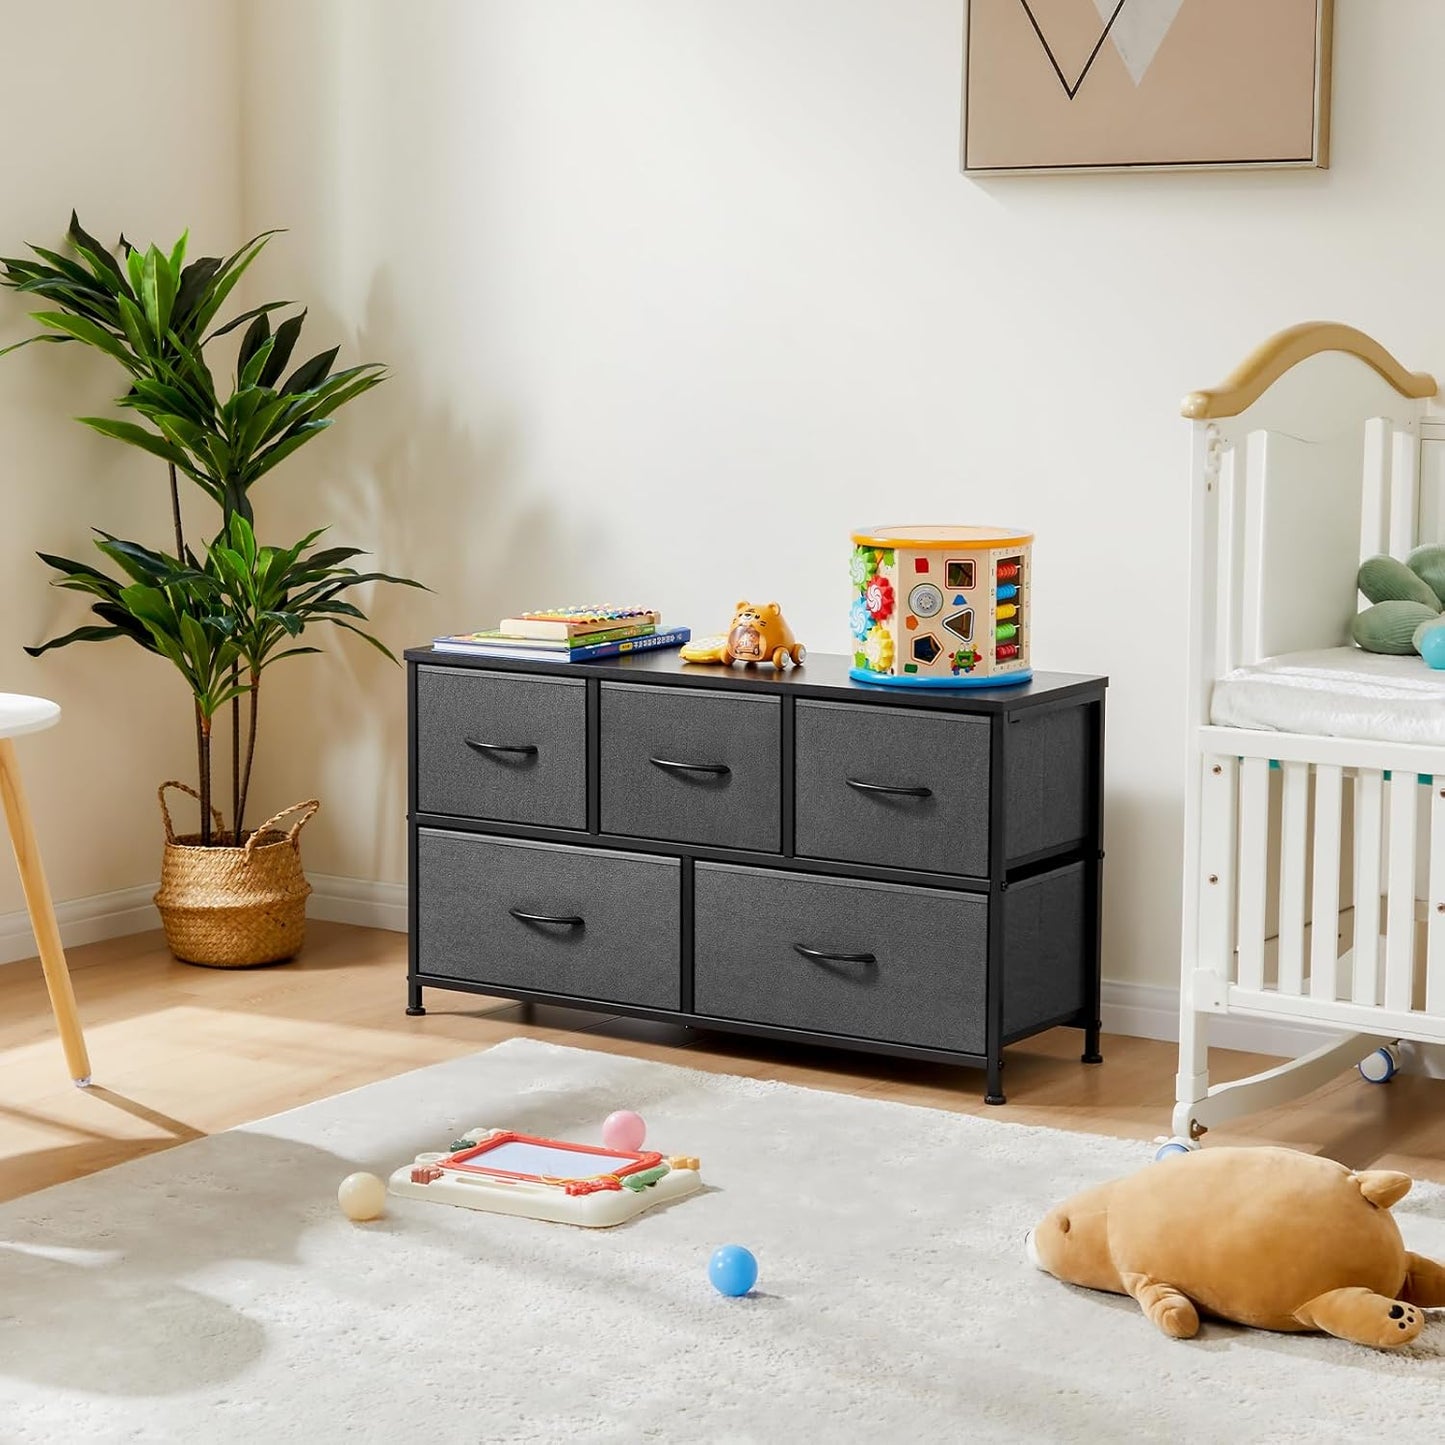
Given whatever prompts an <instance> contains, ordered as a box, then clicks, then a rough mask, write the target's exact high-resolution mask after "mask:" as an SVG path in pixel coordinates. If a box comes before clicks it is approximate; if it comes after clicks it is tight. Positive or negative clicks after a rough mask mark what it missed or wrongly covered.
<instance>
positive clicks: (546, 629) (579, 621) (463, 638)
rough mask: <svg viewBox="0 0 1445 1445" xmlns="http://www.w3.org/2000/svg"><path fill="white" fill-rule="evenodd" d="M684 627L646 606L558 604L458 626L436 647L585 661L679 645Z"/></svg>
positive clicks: (543, 659)
mask: <svg viewBox="0 0 1445 1445" xmlns="http://www.w3.org/2000/svg"><path fill="white" fill-rule="evenodd" d="M691 636H692V631H691V629H690V628H687V627H669V628H665V629H664V627H663V626H662V614H661V613H660V612H656V611H654V610H653V609H651V608H648V607H556V608H552V609H550V610H548V611H545V612H523V613H521V614H520V615H519V616H517V617H504V618H503V619H502V621H501V622H500V623H499V624H498V625H497V627H496V629H495V630H494V631H491V632H458V633H453V634H452V635H450V636H447V637H437V638H434V639H433V641H432V647H433V649H434V650H435V651H437V652H465V653H470V654H471V655H472V656H475V657H513V658H526V659H529V660H530V661H533V662H587V661H589V660H591V659H593V658H599V657H618V656H620V655H622V654H623V653H627V652H645V651H649V650H650V649H652V648H658V647H681V646H682V644H683V643H684V642H686V641H687V640H688V639H689V638H690V637H691Z"/></svg>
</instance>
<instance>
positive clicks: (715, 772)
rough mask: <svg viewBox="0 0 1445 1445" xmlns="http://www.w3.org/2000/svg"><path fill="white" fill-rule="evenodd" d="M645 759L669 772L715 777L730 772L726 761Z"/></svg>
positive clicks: (724, 775)
mask: <svg viewBox="0 0 1445 1445" xmlns="http://www.w3.org/2000/svg"><path fill="white" fill-rule="evenodd" d="M647 761H648V762H649V763H651V764H652V766H653V767H654V768H662V769H664V770H665V771H667V772H669V773H710V774H711V775H712V776H713V777H715V778H725V777H727V775H728V774H729V773H730V772H732V769H731V768H730V767H728V765H727V764H726V763H675V762H673V760H672V759H671V758H648V760H647Z"/></svg>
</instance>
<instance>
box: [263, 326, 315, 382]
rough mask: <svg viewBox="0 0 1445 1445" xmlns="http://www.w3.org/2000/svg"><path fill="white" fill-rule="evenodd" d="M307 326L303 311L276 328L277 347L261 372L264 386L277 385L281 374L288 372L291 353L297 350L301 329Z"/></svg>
mask: <svg viewBox="0 0 1445 1445" xmlns="http://www.w3.org/2000/svg"><path fill="white" fill-rule="evenodd" d="M305 324H306V312H305V311H304V310H303V311H300V312H298V313H297V314H296V315H295V316H288V317H287V318H286V320H285V321H283V322H282V323H281V324H280V325H279V326H278V327H277V328H276V345H275V347H274V348H273V350H272V352H271V356H270V359H269V360H268V361H267V362H266V365H265V366H264V367H263V368H262V371H261V378H260V381H261V385H262V386H275V385H276V382H277V381H278V380H279V379H280V376H281V373H282V372H283V371H285V370H286V363H287V362H288V361H290V360H291V353H292V351H294V350H295V349H296V341H297V338H298V337H299V336H300V335H301V328H302V327H303V326H304V325H305Z"/></svg>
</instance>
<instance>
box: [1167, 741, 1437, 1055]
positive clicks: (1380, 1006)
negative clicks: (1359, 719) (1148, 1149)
mask: <svg viewBox="0 0 1445 1445" xmlns="http://www.w3.org/2000/svg"><path fill="white" fill-rule="evenodd" d="M1202 742H1203V757H1202V774H1203V777H1202V794H1203V796H1202V823H1203V827H1202V847H1201V851H1200V867H1201V872H1202V875H1203V879H1202V881H1203V884H1204V886H1203V889H1202V898H1201V908H1200V920H1199V927H1200V947H1199V951H1198V966H1199V972H1198V973H1196V975H1195V978H1194V980H1193V982H1194V994H1195V1001H1196V1003H1197V1004H1198V1005H1200V1006H1203V1007H1211V1006H1212V1007H1213V1008H1214V1009H1217V1010H1225V1009H1227V1010H1228V1011H1230V1012H1236V1013H1240V1012H1244V1013H1247V1012H1256V1013H1262V1014H1268V1015H1270V1016H1273V1017H1286V1018H1294V1019H1297V1020H1300V1021H1306V1020H1310V1021H1314V1022H1316V1023H1320V1024H1328V1025H1334V1026H1338V1027H1349V1028H1359V1029H1370V1028H1372V1029H1375V1030H1396V1031H1398V1032H1399V1033H1400V1034H1401V1035H1404V1036H1408V1037H1414V1038H1434V1039H1445V758H1442V756H1441V751H1440V749H1438V748H1427V747H1413V746H1403V747H1402V746H1389V745H1378V744H1377V745H1373V746H1372V745H1371V744H1368V743H1359V742H1355V743H1353V744H1351V743H1350V740H1348V739H1341V738H1309V737H1303V736H1292V735H1286V734H1280V733H1252V732H1248V731H1243V730H1239V729H1233V728H1208V729H1205V730H1204V737H1203V739H1202ZM1214 746H1218V747H1219V749H1220V751H1218V752H1213V751H1211V749H1212V747H1214ZM1274 768H1277V769H1278V771H1279V775H1280V776H1279V780H1278V794H1279V795H1278V798H1277V799H1276V800H1275V803H1274V808H1275V809H1277V814H1278V821H1277V825H1275V826H1271V812H1272V806H1271V796H1270V795H1271V791H1272V787H1271V774H1272V769H1274ZM1346 809H1348V812H1349V815H1350V817H1351V820H1352V821H1351V823H1350V826H1349V827H1344V826H1342V821H1343V818H1344V814H1345V810H1346ZM1347 849H1348V856H1346V850H1347ZM1271 879H1273V880H1274V883H1275V886H1276V889H1277V900H1276V902H1275V905H1274V906H1275V909H1276V910H1277V925H1276V927H1275V928H1274V929H1273V930H1271V928H1270V926H1269V912H1270V900H1269V897H1268V887H1269V881H1270V880H1271ZM1342 910H1343V911H1348V912H1349V913H1350V914H1351V920H1350V932H1351V934H1352V935H1353V937H1352V942H1351V946H1350V947H1349V948H1348V949H1345V950H1344V951H1343V952H1342V951H1341V949H1340V948H1339V938H1340V928H1341V922H1342ZM1271 933H1272V934H1273V937H1272V938H1271ZM1271 943H1272V944H1273V948H1271V947H1270V945H1271ZM1231 965H1232V966H1231ZM1201 974H1202V975H1203V977H1201V976H1200V975H1201Z"/></svg>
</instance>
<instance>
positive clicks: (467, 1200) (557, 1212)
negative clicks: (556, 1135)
mask: <svg viewBox="0 0 1445 1445" xmlns="http://www.w3.org/2000/svg"><path fill="white" fill-rule="evenodd" d="M639 1122H641V1121H640V1120H639ZM698 1168H699V1166H698V1161H697V1160H696V1159H695V1158H692V1157H691V1156H687V1155H676V1156H673V1157H671V1158H664V1157H663V1155H661V1154H659V1153H657V1152H655V1151H643V1150H641V1149H613V1148H608V1147H607V1146H606V1145H594V1144H571V1143H568V1142H566V1141H565V1140H562V1139H539V1138H536V1137H534V1136H533V1135H531V1134H517V1133H514V1132H513V1131H511V1130H509V1129H487V1128H477V1129H470V1130H468V1131H467V1133H465V1134H463V1135H462V1136H461V1137H460V1138H458V1139H454V1140H453V1141H452V1144H451V1148H450V1150H449V1151H448V1152H446V1153H442V1152H434V1153H425V1154H418V1155H417V1156H416V1161H415V1162H414V1163H412V1164H406V1165H403V1166H402V1167H401V1168H400V1169H398V1170H396V1171H395V1172H394V1173H393V1174H392V1176H391V1179H390V1181H389V1185H388V1187H389V1189H390V1191H391V1193H393V1194H401V1195H411V1196H412V1197H414V1198H417V1199H429V1200H431V1201H432V1202H433V1203H437V1204H456V1205H460V1206H461V1207H462V1208H464V1209H484V1210H489V1211H490V1212H492V1213H494V1214H522V1215H526V1216H527V1217H528V1218H531V1219H546V1220H550V1221H552V1222H553V1223H556V1224H580V1225H583V1226H584V1227H587V1228H592V1229H606V1228H608V1227H610V1226H611V1225H614V1224H622V1223H624V1222H625V1221H626V1220H629V1219H632V1218H633V1217H634V1216H636V1215H638V1214H641V1213H642V1212H643V1210H645V1209H651V1208H652V1206H653V1205H654V1204H665V1203H667V1202H668V1201H669V1200H673V1199H681V1198H683V1197H685V1196H686V1195H689V1194H695V1193H696V1192H697V1191H698V1190H699V1189H701V1188H702V1176H701V1174H700V1173H699V1172H698Z"/></svg>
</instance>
